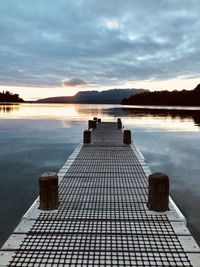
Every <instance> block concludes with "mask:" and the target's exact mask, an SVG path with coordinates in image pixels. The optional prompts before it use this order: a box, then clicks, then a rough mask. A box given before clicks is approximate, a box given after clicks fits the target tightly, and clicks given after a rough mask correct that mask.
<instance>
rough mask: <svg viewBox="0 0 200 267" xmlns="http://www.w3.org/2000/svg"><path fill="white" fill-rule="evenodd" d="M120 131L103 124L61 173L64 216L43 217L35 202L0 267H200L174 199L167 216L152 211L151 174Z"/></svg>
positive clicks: (197, 252) (3, 252)
mask: <svg viewBox="0 0 200 267" xmlns="http://www.w3.org/2000/svg"><path fill="white" fill-rule="evenodd" d="M118 126H119V127H118ZM94 128H95V127H94ZM120 128H121V127H120V125H119V123H115V122H113V123H111V122H100V121H99V123H98V124H97V127H96V129H93V130H90V132H91V143H90V144H80V145H78V146H77V148H76V149H75V150H74V152H73V153H72V155H71V156H70V157H69V158H68V160H67V161H66V163H65V164H64V166H63V167H62V168H61V170H60V171H59V172H58V179H59V201H60V205H59V208H58V209H56V210H50V211H44V210H41V209H38V207H39V198H38V199H37V200H36V201H35V203H34V204H33V205H32V207H31V208H30V209H29V210H28V211H27V213H26V214H25V215H24V216H23V218H22V221H21V223H20V224H19V225H18V226H17V228H16V229H15V231H14V232H13V234H12V235H11V236H10V238H9V239H8V240H7V242H6V243H5V244H4V245H3V247H2V248H1V251H0V266H1V267H2V266H4V267H5V266H10V267H11V266H12V267H14V266H17V267H19V266H20V267H29V266H58V267H60V266H115V267H116V266H121V267H122V266H159V267H161V266H181V267H183V266H194V267H197V266H198V267H200V249H199V246H198V245H197V243H196V242H195V240H194V239H193V237H192V236H191V234H190V232H189V230H188V229H187V227H186V220H185V218H184V216H183V215H182V214H181V212H180V211H179V209H178V208H177V207H176V205H175V204H174V202H173V201H172V199H171V198H170V199H169V210H168V211H166V212H154V211H150V210H149V209H148V208H147V204H146V203H147V201H148V176H149V175H150V174H151V172H150V170H149V168H148V166H147V165H146V163H145V160H144V158H143V156H142V154H141V153H140V151H139V150H138V149H137V148H136V146H135V145H134V144H133V143H132V144H124V142H126V140H125V141H124V137H123V132H124V131H123V130H122V129H120ZM87 134H90V133H86V135H87ZM128 134H129V132H128ZM87 138H88V136H87ZM128 138H129V135H128ZM88 140H89V139H87V140H86V141H88ZM89 141H90V140H89ZM128 142H129V141H128ZM183 201H184V200H183Z"/></svg>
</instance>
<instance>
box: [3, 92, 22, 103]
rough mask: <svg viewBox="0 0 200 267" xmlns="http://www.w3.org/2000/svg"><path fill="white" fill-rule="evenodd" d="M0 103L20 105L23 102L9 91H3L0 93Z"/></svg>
mask: <svg viewBox="0 0 200 267" xmlns="http://www.w3.org/2000/svg"><path fill="white" fill-rule="evenodd" d="M0 102H6V103H7V102H9V103H10V102H13V103H20V102H24V100H23V99H22V98H20V97H19V95H18V94H13V93H11V92H9V91H3V92H2V93H1V92H0Z"/></svg>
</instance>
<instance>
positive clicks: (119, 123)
mask: <svg viewBox="0 0 200 267" xmlns="http://www.w3.org/2000/svg"><path fill="white" fill-rule="evenodd" d="M117 128H118V129H121V128H122V121H121V119H120V118H118V119H117Z"/></svg>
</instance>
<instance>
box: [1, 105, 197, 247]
mask: <svg viewBox="0 0 200 267" xmlns="http://www.w3.org/2000/svg"><path fill="white" fill-rule="evenodd" d="M94 116H98V117H101V118H102V120H107V121H113V120H116V118H117V117H119V116H120V117H121V118H122V121H123V124H124V125H125V127H126V128H128V129H130V130H132V135H133V139H134V142H135V144H136V145H137V146H138V147H139V148H140V150H141V151H142V153H143V155H144V156H145V159H146V162H147V163H148V164H149V166H150V168H151V170H152V171H162V172H165V173H167V174H168V175H169V177H170V181H171V184H170V191H171V193H170V194H171V196H172V197H173V199H174V200H175V202H176V203H177V205H178V206H179V208H180V209H181V210H182V212H183V213H184V215H185V216H186V218H187V221H188V226H189V228H190V230H191V232H192V234H193V235H194V236H195V238H196V240H197V241H198V243H199V244H200V204H199V203H200V109H198V108H191V107H190V108H185V109H184V110H182V109H180V108H176V109H174V108H173V109H172V108H170V107H168V108H167V109H163V108H159V107H157V108H153V107H149V109H146V108H144V107H140V108H136V107H128V106H127V107H122V106H119V105H78V104H75V105H73V104H66V105H65V104H20V105H0V148H1V149H0V214H1V217H0V245H1V244H2V243H3V242H4V241H5V240H6V239H7V237H8V236H9V234H10V233H11V231H12V230H13V229H14V227H15V226H16V225H17V224H18V223H19V221H20V218H21V216H22V215H23V214H24V212H25V211H26V210H27V209H28V208H29V206H30V205H31V204H32V202H33V201H34V199H35V198H36V197H37V195H38V177H39V175H40V174H41V173H43V172H47V171H58V170H59V168H60V167H61V166H62V164H63V163H64V162H65V161H66V159H67V157H68V156H69V155H70V154H71V153H72V151H73V150H74V148H75V147H76V145H77V144H78V143H80V141H81V138H82V132H83V130H84V129H85V128H86V127H87V121H88V119H90V118H92V117H94Z"/></svg>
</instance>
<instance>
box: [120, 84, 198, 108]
mask: <svg viewBox="0 0 200 267" xmlns="http://www.w3.org/2000/svg"><path fill="white" fill-rule="evenodd" d="M121 104H122V105H161V106H162V105H166V106H200V84H199V85H197V87H196V88H195V89H193V90H191V91H189V90H182V91H177V90H174V91H167V90H164V91H154V92H149V91H146V92H144V93H141V94H137V95H134V96H130V97H128V98H124V99H123V100H122V102H121Z"/></svg>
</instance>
